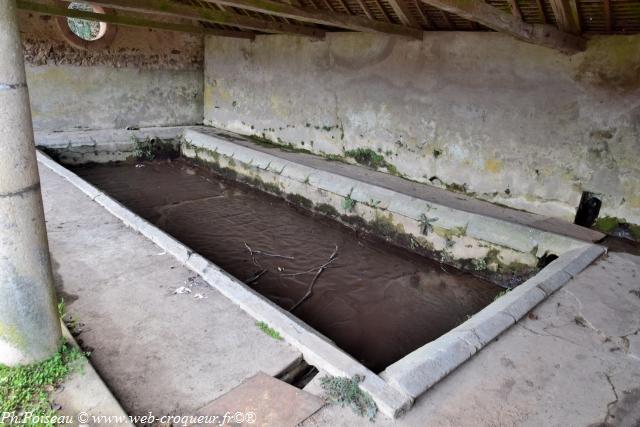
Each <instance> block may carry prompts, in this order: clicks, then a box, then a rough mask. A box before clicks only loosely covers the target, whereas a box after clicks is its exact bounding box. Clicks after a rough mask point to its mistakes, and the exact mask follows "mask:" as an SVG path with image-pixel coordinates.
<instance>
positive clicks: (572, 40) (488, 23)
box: [422, 0, 586, 53]
mask: <svg viewBox="0 0 640 427" xmlns="http://www.w3.org/2000/svg"><path fill="white" fill-rule="evenodd" d="M422 1H424V2H425V3H427V4H429V5H431V6H433V7H437V8H438V9H442V10H445V11H447V12H450V13H454V14H456V15H458V16H461V17H462V18H465V19H468V20H471V21H475V22H478V23H480V24H482V25H484V26H485V27H489V28H491V29H493V30H496V31H500V32H503V33H507V34H510V35H512V36H513V37H515V38H517V39H519V40H522V41H525V42H528V43H533V44H538V45H541V46H547V47H550V48H553V49H557V50H559V51H561V52H565V53H576V52H579V51H583V50H584V49H585V48H586V41H585V40H584V39H583V38H582V37H579V36H576V35H573V34H568V33H566V32H563V31H560V30H558V29H557V28H555V27H553V26H551V25H545V24H528V23H526V22H524V21H522V20H521V19H518V18H516V17H514V16H513V15H511V14H509V13H507V12H503V11H501V10H499V9H497V8H495V7H493V6H491V5H489V4H487V3H485V2H484V1H482V0H422Z"/></svg>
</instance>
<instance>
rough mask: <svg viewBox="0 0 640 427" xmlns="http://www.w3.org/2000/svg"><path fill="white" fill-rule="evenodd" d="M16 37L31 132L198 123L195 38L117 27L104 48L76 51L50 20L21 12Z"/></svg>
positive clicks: (199, 50)
mask: <svg viewBox="0 0 640 427" xmlns="http://www.w3.org/2000/svg"><path fill="white" fill-rule="evenodd" d="M20 30H21V33H22V40H23V45H24V51H25V60H26V62H27V79H28V83H29V92H30V95H31V106H32V110H33V123H34V127H35V129H37V130H71V129H112V128H126V127H150V126H174V125H190V124H197V123H201V122H202V118H203V106H202V104H203V100H202V99H203V95H202V93H203V81H202V79H203V76H202V62H203V40H202V37H199V36H195V35H191V34H184V33H175V32H167V31H156V30H150V29H138V28H128V27H117V33H116V35H115V37H114V38H113V41H111V42H110V43H109V44H108V45H107V46H105V47H95V48H89V49H80V48H76V47H74V46H72V45H71V44H70V43H69V42H68V41H67V40H66V39H65V38H64V36H63V34H62V32H61V31H60V29H59V27H58V24H57V23H56V19H55V18H50V17H45V16H39V15H34V14H29V13H26V12H22V13H21V14H20Z"/></svg>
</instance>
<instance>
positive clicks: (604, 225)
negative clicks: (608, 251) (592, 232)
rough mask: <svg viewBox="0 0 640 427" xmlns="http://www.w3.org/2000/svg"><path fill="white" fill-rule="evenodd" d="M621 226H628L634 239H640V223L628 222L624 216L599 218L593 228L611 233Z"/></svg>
mask: <svg viewBox="0 0 640 427" xmlns="http://www.w3.org/2000/svg"><path fill="white" fill-rule="evenodd" d="M619 226H624V227H626V228H627V229H628V230H629V232H630V233H631V235H632V236H633V238H634V239H636V240H640V225H635V224H631V223H628V222H627V221H625V220H624V219H622V218H616V217H613V216H605V217H601V218H598V219H597V220H596V222H595V224H594V225H593V228H595V229H596V230H599V231H602V232H603V233H611V232H612V231H614V230H615V229H616V228H618V227H619Z"/></svg>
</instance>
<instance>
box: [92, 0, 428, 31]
mask: <svg viewBox="0 0 640 427" xmlns="http://www.w3.org/2000/svg"><path fill="white" fill-rule="evenodd" d="M100 1H103V0H100ZM213 1H214V2H215V3H220V4H225V5H227V6H235V7H239V8H243V9H249V10H253V11H255V12H260V13H266V14H270V15H276V16H282V17H285V18H291V19H295V20H297V21H303V22H313V23H315V24H322V25H330V26H332V27H338V28H344V29H348V30H354V31H364V32H376V33H386V34H395V35H400V36H405V37H412V38H416V39H420V40H422V30H419V29H416V28H409V27H406V26H403V25H398V24H393V23H390V22H381V21H375V20H371V19H367V18H364V17H361V16H352V15H345V14H341V13H330V12H328V11H322V12H320V11H316V10H309V9H303V8H299V7H295V6H291V5H289V4H286V3H279V2H276V1H272V0H213Z"/></svg>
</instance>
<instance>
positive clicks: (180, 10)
mask: <svg viewBox="0 0 640 427" xmlns="http://www.w3.org/2000/svg"><path fill="white" fill-rule="evenodd" d="M16 1H17V4H18V7H20V8H21V9H25V10H30V11H33V12H36V13H42V14H50V15H58V16H72V15H70V13H72V14H74V15H73V16H75V17H79V18H86V19H93V20H104V21H107V22H112V23H114V24H120V25H129V26H148V27H152V28H153V27H155V28H164V29H169V30H173V31H189V32H202V33H205V34H212V35H220V36H226V37H245V38H253V37H255V35H256V34H278V33H283V34H296V35H300V36H307V37H317V38H322V37H323V36H324V34H325V33H326V32H331V31H365V32H375V33H386V34H393V35H401V36H406V37H409V38H414V39H421V38H422V35H423V32H424V31H493V30H495V31H500V32H504V33H507V34H510V35H511V36H513V37H515V38H517V39H520V40H523V41H525V42H529V43H534V44H539V45H543V46H547V47H550V48H553V49H557V50H560V51H562V52H564V53H568V54H571V53H575V52H578V51H581V50H584V49H585V46H586V37H588V36H589V35H595V34H634V33H638V32H640V0H92V1H90V3H93V4H95V5H98V6H102V7H107V8H110V9H111V10H115V11H116V12H115V13H113V14H109V13H108V15H109V16H105V15H98V14H95V13H88V12H78V11H73V12H70V10H69V9H67V8H66V4H67V3H65V1H67V2H68V0H65V1H60V0H56V1H53V0H47V1H45V0H35V1H34V0H16ZM101 16H102V18H101V19H100V17H101ZM141 16H142V19H139V22H136V17H141ZM167 17H170V18H177V19H179V21H180V24H176V23H173V24H167V23H166V20H167ZM171 25H172V27H169V26H171Z"/></svg>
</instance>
